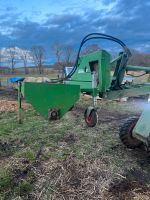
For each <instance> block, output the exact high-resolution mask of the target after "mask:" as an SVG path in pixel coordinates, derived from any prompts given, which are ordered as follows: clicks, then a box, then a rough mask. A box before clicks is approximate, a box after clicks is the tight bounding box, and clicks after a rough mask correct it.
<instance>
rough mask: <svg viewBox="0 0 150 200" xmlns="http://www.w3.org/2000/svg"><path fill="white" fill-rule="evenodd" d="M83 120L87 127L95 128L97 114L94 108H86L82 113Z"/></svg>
mask: <svg viewBox="0 0 150 200" xmlns="http://www.w3.org/2000/svg"><path fill="white" fill-rule="evenodd" d="M84 119H85V122H86V124H87V126H88V127H94V126H96V124H97V122H98V114H97V111H96V109H95V108H93V107H88V108H87V109H86V110H85V112H84Z"/></svg>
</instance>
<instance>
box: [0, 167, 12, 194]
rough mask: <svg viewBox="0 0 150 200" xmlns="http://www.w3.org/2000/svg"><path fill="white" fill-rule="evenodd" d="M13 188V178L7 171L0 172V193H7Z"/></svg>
mask: <svg viewBox="0 0 150 200" xmlns="http://www.w3.org/2000/svg"><path fill="white" fill-rule="evenodd" d="M12 187H13V177H12V175H11V173H10V172H9V171H8V169H1V170H0V192H3V191H7V190H9V189H10V188H12Z"/></svg>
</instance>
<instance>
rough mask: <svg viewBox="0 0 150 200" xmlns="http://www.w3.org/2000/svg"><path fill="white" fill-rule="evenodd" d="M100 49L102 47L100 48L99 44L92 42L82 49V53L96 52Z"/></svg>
mask: <svg viewBox="0 0 150 200" xmlns="http://www.w3.org/2000/svg"><path fill="white" fill-rule="evenodd" d="M100 49H101V48H100V47H99V46H98V45H97V44H91V45H88V46H86V47H85V48H84V49H83V50H82V52H81V54H82V55H86V54H89V53H93V52H95V51H98V50H100Z"/></svg>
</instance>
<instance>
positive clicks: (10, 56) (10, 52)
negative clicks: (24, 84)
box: [6, 47, 17, 74]
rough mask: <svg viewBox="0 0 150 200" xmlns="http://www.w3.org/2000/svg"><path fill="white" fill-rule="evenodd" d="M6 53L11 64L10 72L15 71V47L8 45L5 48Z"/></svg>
mask: <svg viewBox="0 0 150 200" xmlns="http://www.w3.org/2000/svg"><path fill="white" fill-rule="evenodd" d="M6 55H7V58H8V62H9V63H10V65H11V72H12V74H13V73H14V71H15V65H16V63H17V55H16V48H15V47H9V48H7V49H6Z"/></svg>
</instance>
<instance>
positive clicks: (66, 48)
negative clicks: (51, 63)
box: [52, 42, 75, 69]
mask: <svg viewBox="0 0 150 200" xmlns="http://www.w3.org/2000/svg"><path fill="white" fill-rule="evenodd" d="M52 50H53V53H54V55H55V57H56V63H57V65H58V68H59V69H62V68H63V67H64V66H72V64H73V63H74V58H75V51H74V49H73V47H72V46H70V45H64V44H60V43H58V42H56V43H55V44H54V45H53V46H52Z"/></svg>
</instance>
